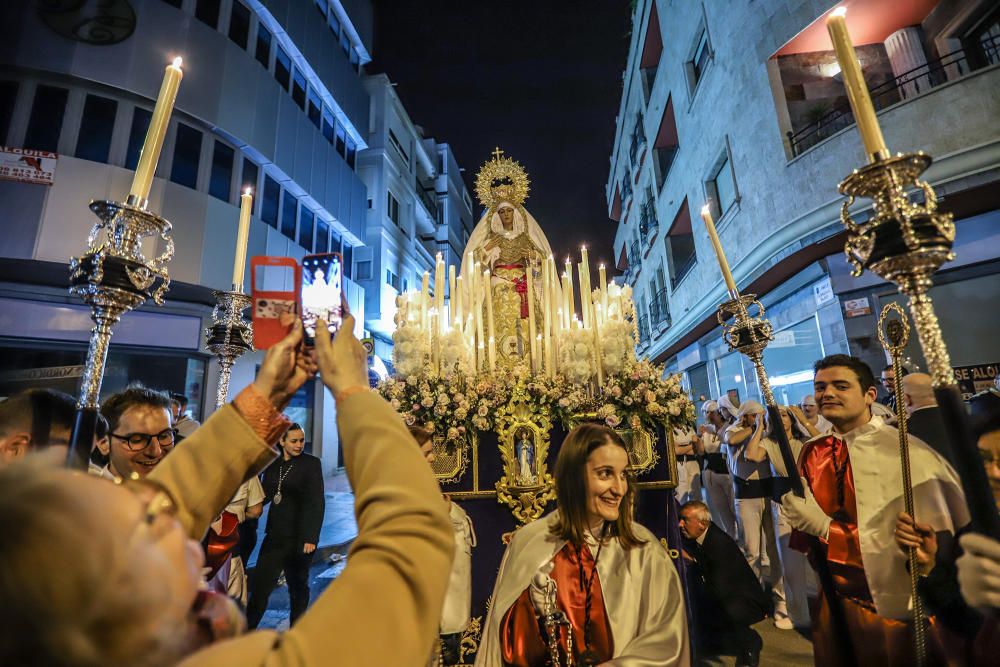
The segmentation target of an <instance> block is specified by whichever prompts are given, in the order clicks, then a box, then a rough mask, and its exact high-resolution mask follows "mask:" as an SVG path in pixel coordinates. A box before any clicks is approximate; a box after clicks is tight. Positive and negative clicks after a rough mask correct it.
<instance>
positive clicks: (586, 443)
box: [551, 424, 644, 549]
mask: <svg viewBox="0 0 1000 667" xmlns="http://www.w3.org/2000/svg"><path fill="white" fill-rule="evenodd" d="M604 445H616V446H618V447H621V448H622V449H624V450H626V451H628V450H627V447H626V446H625V441H624V440H622V439H621V436H619V435H618V434H617V433H615V431H614V430H612V429H610V428H608V427H607V426H602V425H600V424H581V425H579V426H577V427H576V428H574V429H573V430H572V431H570V432H569V435H567V436H566V439H565V440H563V443H562V447H560V448H559V456H558V457H557V458H556V467H555V477H556V504H557V505H558V507H559V519H558V521H556V523H555V524H554V525H553V526H552V528H551V532H552V535H554V536H556V537H560V538H562V539H564V540H568V541H569V542H571V543H572V544H573V545H574V546H578V547H579V546H582V545H583V544H584V542H585V537H584V536H585V535H586V531H587V459H589V458H590V454H591V453H592V452H593V451H594V450H595V449H598V448H600V447H603V446H604ZM627 479H628V487H627V489H626V490H625V496H624V497H623V498H622V502H621V505H620V506H619V514H618V520H617V521H615V522H614V524H612V525H611V530H610V534H611V535H612V536H614V537H617V538H618V542H619V544H621V545H622V547H623V548H625V549H631V548H632V547H635V546H638V545H640V544H643V543H644V541H643V540H641V539H639V538H638V537H636V534H635V531H634V530H633V529H632V513H633V512H634V511H635V479H634V478H633V477H632V474H631V473H627Z"/></svg>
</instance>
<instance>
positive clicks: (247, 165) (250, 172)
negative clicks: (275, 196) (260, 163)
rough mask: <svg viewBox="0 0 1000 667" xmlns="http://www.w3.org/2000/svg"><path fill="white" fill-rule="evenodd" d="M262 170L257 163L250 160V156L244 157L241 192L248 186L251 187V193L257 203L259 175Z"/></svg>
mask: <svg viewBox="0 0 1000 667" xmlns="http://www.w3.org/2000/svg"><path fill="white" fill-rule="evenodd" d="M259 173H260V170H259V169H258V168H257V165H256V164H254V163H253V162H251V161H250V159H249V158H243V176H242V178H240V194H243V191H244V190H246V189H247V188H250V194H252V195H253V201H254V204H256V203H257V199H258V197H257V177H258V175H259Z"/></svg>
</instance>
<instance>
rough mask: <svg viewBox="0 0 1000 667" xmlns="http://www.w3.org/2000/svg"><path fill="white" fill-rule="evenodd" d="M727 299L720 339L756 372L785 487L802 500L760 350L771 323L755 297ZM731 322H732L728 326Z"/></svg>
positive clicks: (767, 340)
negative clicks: (743, 357) (785, 476)
mask: <svg viewBox="0 0 1000 667" xmlns="http://www.w3.org/2000/svg"><path fill="white" fill-rule="evenodd" d="M729 296H730V297H731V299H730V300H729V301H723V302H722V303H721V304H719V310H718V312H717V313H716V318H717V319H718V321H719V326H721V327H722V337H723V339H725V341H726V343H727V344H728V345H729V349H730V350H734V351H739V352H741V353H743V354H744V355H746V356H747V358H748V359H750V361H751V363H753V367H754V370H755V371H756V372H757V382H758V384H760V393H761V396H762V398H763V399H764V403H765V404H766V405H767V412H768V419H769V420H770V422H771V433H772V434H773V435H774V438H775V439H776V440H777V441H778V449H779V450H780V451H781V460H782V463H784V465H785V470H786V472H787V474H788V477H787V479H788V485H789V486H788V487H786V489H787V488H791V490H792V492H793V493H794V494H795V495H797V496H799V497H802V496H803V494H804V491H803V488H802V478H801V477H800V476H799V468H798V465H797V463H796V461H795V455H794V454H793V453H792V447H791V445H790V444H789V442H788V434H787V433H785V427H784V424H783V423H782V420H781V413H780V412H779V411H778V404H777V403H775V401H774V394H773V393H771V383H770V381H769V380H768V379H767V370H765V368H764V349H765V348H766V347H767V344H768V343H770V342H771V339H772V337H773V336H772V335H771V334H772V331H773V328H772V327H771V323H770V322H769V321H768V320H767V319H766V318H765V317H764V306H763V305H762V304H761V303H760V301H758V300H757V295H756V294H744V295H740V293H739V292H737V291H735V290H730V291H729ZM750 306H757V314H756V315H751V314H750V310H749V308H750ZM730 319H732V323H730V321H729V320H730Z"/></svg>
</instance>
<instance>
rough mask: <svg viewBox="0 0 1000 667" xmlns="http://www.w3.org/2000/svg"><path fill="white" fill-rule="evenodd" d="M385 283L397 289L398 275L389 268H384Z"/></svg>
mask: <svg viewBox="0 0 1000 667" xmlns="http://www.w3.org/2000/svg"><path fill="white" fill-rule="evenodd" d="M385 284H386V285H388V286H390V287H392V288H393V289H395V290H396V291H399V277H398V276H397V275H396V274H395V273H393V272H392V271H390V270H389V269H386V270H385Z"/></svg>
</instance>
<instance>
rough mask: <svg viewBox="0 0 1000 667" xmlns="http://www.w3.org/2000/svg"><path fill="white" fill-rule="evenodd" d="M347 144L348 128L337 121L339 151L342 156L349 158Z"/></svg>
mask: <svg viewBox="0 0 1000 667" xmlns="http://www.w3.org/2000/svg"><path fill="white" fill-rule="evenodd" d="M346 145H347V130H345V129H344V126H343V125H341V124H340V123H337V152H338V153H340V157H342V158H345V159H346V158H347V154H346V153H345V152H344V151H345V147H346Z"/></svg>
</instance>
